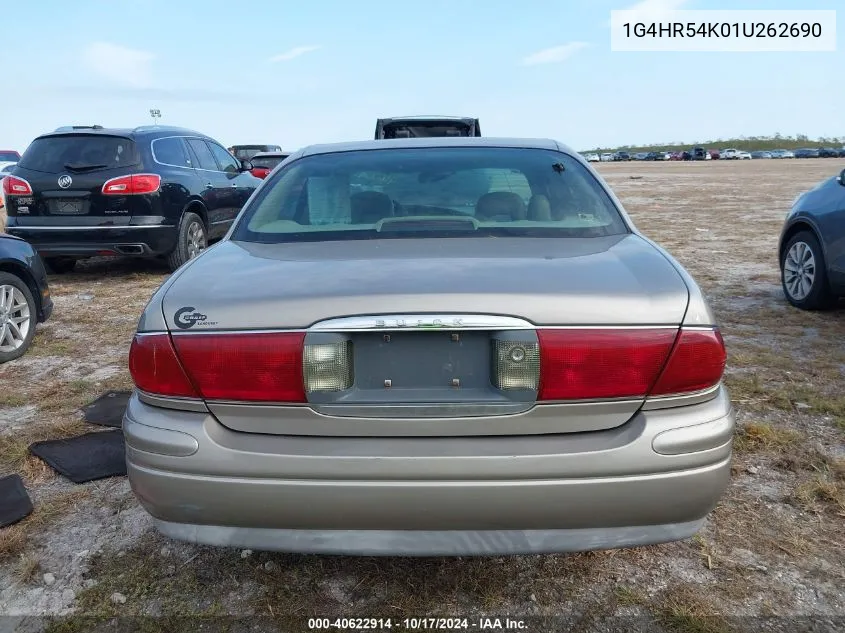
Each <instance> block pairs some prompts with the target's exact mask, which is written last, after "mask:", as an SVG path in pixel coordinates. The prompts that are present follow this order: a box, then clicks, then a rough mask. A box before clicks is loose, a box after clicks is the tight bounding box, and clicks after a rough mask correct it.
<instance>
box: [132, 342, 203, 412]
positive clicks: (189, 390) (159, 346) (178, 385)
mask: <svg viewBox="0 0 845 633" xmlns="http://www.w3.org/2000/svg"><path fill="white" fill-rule="evenodd" d="M129 373H131V374H132V380H133V381H134V382H135V386H137V387H138V389H140V390H141V391H146V392H147V393H151V394H155V395H160V396H176V397H181V398H196V397H198V395H199V394H197V391H196V389H194V386H193V385H192V384H191V381H190V380H189V379H188V377H187V376H186V375H185V372H184V370H183V369H182V366H181V365H180V364H179V359H178V358H177V357H176V351H175V350H174V349H173V344H172V343H171V342H170V334H166V333H165V334H137V335H135V338H134V339H132V346H131V347H130V348H129Z"/></svg>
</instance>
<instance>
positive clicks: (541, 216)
mask: <svg viewBox="0 0 845 633" xmlns="http://www.w3.org/2000/svg"><path fill="white" fill-rule="evenodd" d="M528 219H529V220H534V221H535V222H549V221H551V219H552V206H551V204H549V199H548V198H547V197H546V196H543V195H535V196H531V200H530V201H529V202H528Z"/></svg>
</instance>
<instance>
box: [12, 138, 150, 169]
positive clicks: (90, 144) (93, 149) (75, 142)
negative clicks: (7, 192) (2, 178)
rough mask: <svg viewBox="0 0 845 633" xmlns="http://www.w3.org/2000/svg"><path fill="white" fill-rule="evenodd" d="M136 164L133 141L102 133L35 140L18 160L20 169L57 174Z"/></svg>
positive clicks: (136, 158)
mask: <svg viewBox="0 0 845 633" xmlns="http://www.w3.org/2000/svg"><path fill="white" fill-rule="evenodd" d="M137 164H138V151H137V148H136V147H135V141H133V140H131V139H128V138H125V137H122V136H107V135H103V134H68V135H67V136H44V137H41V138H37V139H35V140H34V141H33V142H32V144H31V145H30V146H29V147H28V148H27V150H26V151H25V152H24V155H23V156H22V157H21V160H20V163H19V166H20V167H23V168H24V169H31V170H33V171H41V172H46V173H51V174H57V173H60V172H64V171H86V172H91V171H97V170H100V169H114V168H116V167H129V166H131V165H137Z"/></svg>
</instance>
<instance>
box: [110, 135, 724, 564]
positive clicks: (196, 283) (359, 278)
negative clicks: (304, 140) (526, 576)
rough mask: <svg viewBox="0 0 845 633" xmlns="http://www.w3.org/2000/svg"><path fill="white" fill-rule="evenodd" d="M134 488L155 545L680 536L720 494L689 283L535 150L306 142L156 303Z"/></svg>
mask: <svg viewBox="0 0 845 633" xmlns="http://www.w3.org/2000/svg"><path fill="white" fill-rule="evenodd" d="M129 362H130V367H131V372H132V376H133V378H134V381H135V384H136V387H137V389H136V391H135V393H134V395H133V397H132V399H131V401H130V404H129V407H128V409H127V411H126V416H125V419H124V432H125V436H126V455H127V462H128V471H129V477H130V481H131V484H132V488H133V490H134V492H135V494H136V495H137V497H138V499H140V501H141V503H142V504H143V506H144V507H145V508H146V510H147V511H148V512H149V513H150V514H151V515H152V516H153V517H154V519H155V522H156V525H157V527H158V529H159V530H160V531H161V532H163V533H164V534H166V535H168V536H170V537H173V538H176V539H183V540H187V541H193V542H197V543H207V544H214V545H223V546H237V547H249V548H253V549H263V550H281V551H290V552H318V553H345V554H366V555H378V554H383V555H470V554H511V553H536V552H565V551H584V550H593V549H604V548H615V547H630V546H636V545H645V544H651V543H660V542H665V541H672V540H677V539H684V538H687V537H690V536H692V535H693V534H694V533H695V532H696V531H697V530H698V529H699V528H700V527H701V525H702V523H703V522H704V520H705V518H706V516H707V514H708V513H709V512H710V511H711V510H712V509H713V507H714V506H715V504H716V503H717V501H718V500H719V498H720V496H721V495H722V493H723V492H724V490H725V487H726V486H727V484H728V479H729V473H730V460H731V440H732V435H733V431H734V417H733V411H732V408H731V404H730V400H729V397H728V394H727V392H726V391H725V388H724V387H723V385H722V383H721V379H722V373H723V371H724V366H725V348H724V345H723V342H722V337H721V336H720V334H719V330H718V328H717V325H716V323H715V321H714V318H713V314H712V312H711V311H710V309H709V308H708V306H707V304H706V303H705V300H704V298H703V297H702V294H701V291H700V290H699V288H698V287H697V286H696V284H695V282H694V281H693V280H692V279H691V278H690V276H689V275H688V274H687V273H686V272H685V271H684V269H683V268H682V267H681V266H680V265H679V264H678V262H676V261H675V260H674V259H673V258H672V257H671V256H670V255H669V254H667V253H666V252H665V251H664V250H662V249H661V248H660V247H658V246H657V245H655V244H654V243H653V242H651V241H649V240H648V238H646V237H645V236H643V235H642V234H640V233H639V232H638V231H637V229H636V228H635V227H634V225H633V223H632V222H631V220H630V218H629V217H628V216H627V215H626V213H625V212H624V210H623V209H622V206H621V204H620V203H619V201H618V200H617V199H616V198H615V197H614V195H613V194H612V192H611V191H610V189H609V188H608V187H607V185H606V184H605V183H604V182H603V181H602V179H601V178H600V177H599V176H598V175H597V174H596V173H595V172H594V171H593V170H592V168H591V167H590V166H589V165H588V164H587V163H586V162H585V161H584V160H583V159H582V158H581V157H579V156H578V154H576V153H575V152H573V151H571V150H570V149H568V148H567V147H565V146H562V145H560V144H558V143H556V142H555V141H548V140H519V139H494V138H432V139H402V140H391V141H386V140H379V141H369V142H361V143H349V144H335V145H323V146H314V147H310V148H306V149H303V150H300V151H298V152H297V153H295V154H293V155H292V156H291V157H290V158H288V159H287V160H286V161H285V162H284V163H283V164H282V165H281V166H280V167H279V168H278V169H277V170H275V172H274V173H273V174H272V175H271V176H270V177H269V178H268V179H267V180H266V181H264V183H263V184H262V185H261V187H260V188H259V189H258V190H257V191H256V193H255V195H254V196H253V197H252V198H251V200H250V201H249V202H248V203H247V205H246V206H245V207H244V209H243V211H242V212H241V214H240V216H239V217H238V219H237V221H236V222H235V224H234V226H233V227H232V229H231V231H230V233H229V234H228V235H227V236H226V238H225V239H224V240H223V241H222V242H220V243H219V244H218V245H216V246H214V247H213V248H211V249H209V250H208V251H206V252H205V253H203V254H202V255H200V256H199V257H197V258H196V259H194V260H192V261H191V262H189V263H187V264H186V265H185V266H183V267H182V268H181V269H180V270H178V271H177V272H176V273H175V274H173V276H172V277H171V278H170V279H169V280H168V281H167V282H166V283H165V284H164V285H163V286H162V287H161V288H160V289H159V290H158V291H157V292H156V293H155V295H154V296H153V297H152V299H151V300H150V302H149V304H148V306H147V307H146V309H145V311H144V313H143V315H142V317H141V319H140V322H139V325H138V332H137V335H136V336H135V338H134V340H133V342H132V348H131V353H130V361H129Z"/></svg>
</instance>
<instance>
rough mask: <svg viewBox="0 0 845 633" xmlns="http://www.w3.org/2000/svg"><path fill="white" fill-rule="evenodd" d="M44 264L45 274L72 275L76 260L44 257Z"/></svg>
mask: <svg viewBox="0 0 845 633" xmlns="http://www.w3.org/2000/svg"><path fill="white" fill-rule="evenodd" d="M44 264H45V265H46V266H47V272H50V273H53V274H55V275H64V274H65V273H72V272H73V270H74V268H76V260H75V259H74V258H72V257H45V258H44Z"/></svg>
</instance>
